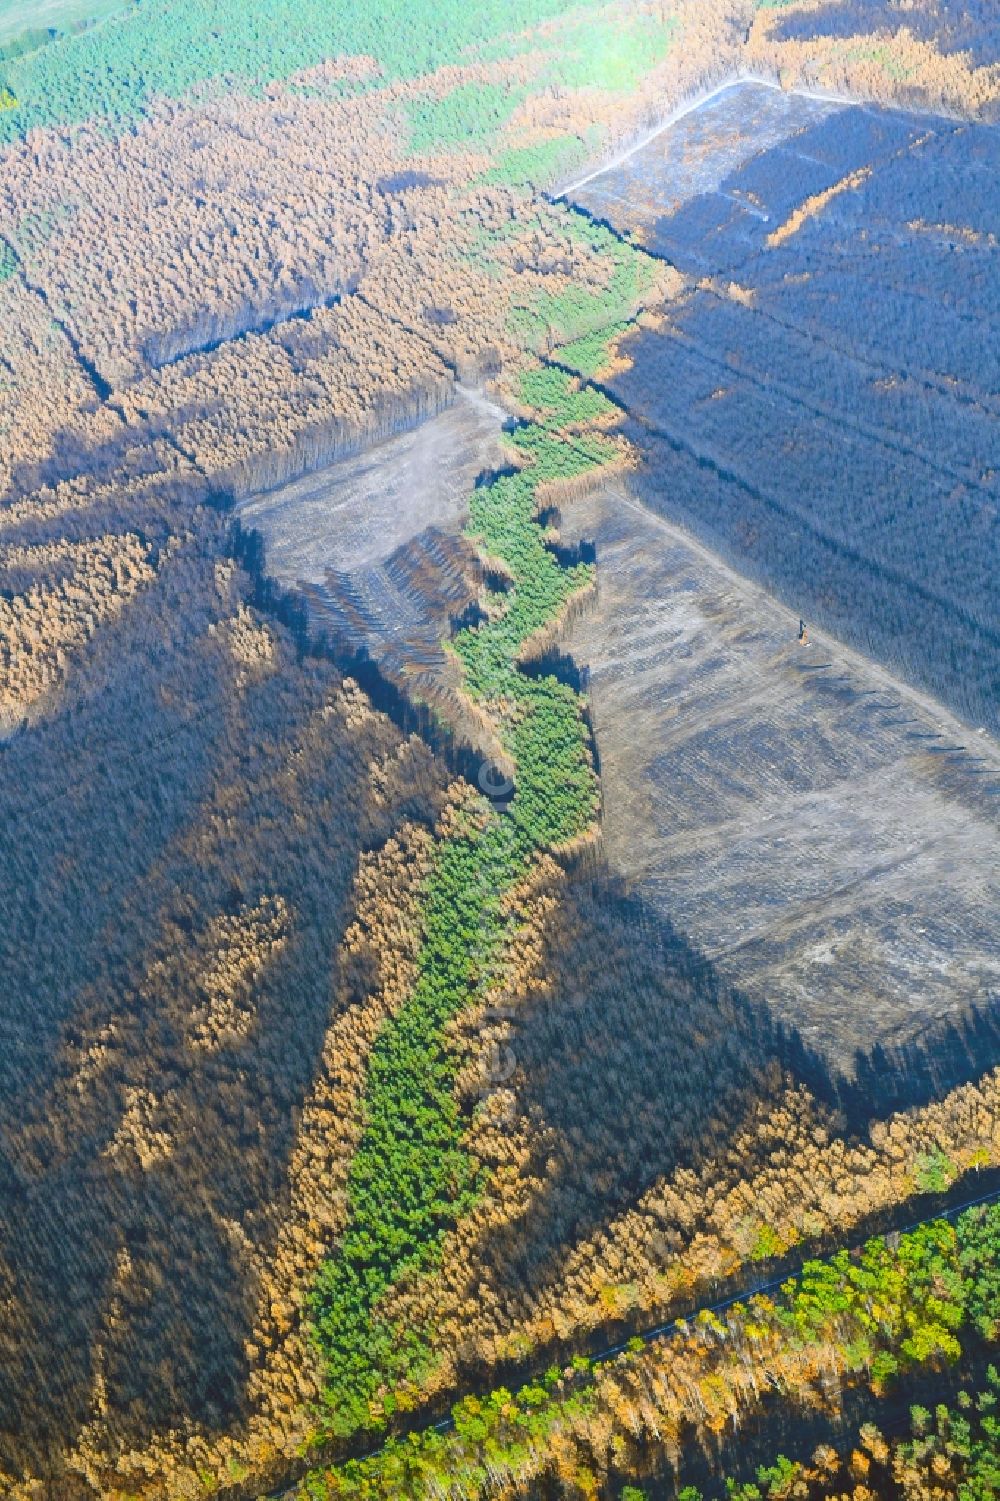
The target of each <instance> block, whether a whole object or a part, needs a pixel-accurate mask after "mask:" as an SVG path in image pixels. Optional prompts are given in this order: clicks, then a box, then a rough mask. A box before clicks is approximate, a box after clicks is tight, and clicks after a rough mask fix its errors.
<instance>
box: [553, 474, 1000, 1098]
mask: <svg viewBox="0 0 1000 1501" xmlns="http://www.w3.org/2000/svg"><path fill="white" fill-rule="evenodd" d="M578 536H586V537H589V538H591V539H593V540H594V541H595V543H596V547H597V567H598V578H599V590H598V599H597V603H596V605H595V607H594V608H593V610H592V611H590V612H589V613H587V614H586V615H583V616H582V617H581V618H580V619H579V620H578V621H576V622H574V625H573V627H572V630H571V633H570V636H569V639H568V642H567V647H568V649H569V650H570V651H571V652H572V654H573V656H574V658H575V659H576V660H577V661H578V662H579V663H581V664H584V665H585V666H586V667H587V668H588V669H589V679H590V692H591V697H592V704H593V714H594V721H595V728H596V734H597V744H598V747H599V749H600V753H601V774H602V786H603V792H604V824H603V832H604V844H605V850H606V853H607V857H608V860H609V863H610V865H611V868H612V870H613V871H615V872H616V873H617V874H620V875H622V876H623V877H624V878H625V879H626V880H627V881H628V882H629V883H630V884H632V885H633V886H634V888H635V889H636V890H637V892H638V893H639V894H640V895H641V896H642V898H643V899H644V900H646V901H647V902H648V903H649V904H650V905H651V906H652V907H654V908H655V909H656V910H657V911H659V912H660V913H662V914H663V915H664V916H667V917H669V919H670V921H671V922H673V924H674V925H675V926H676V927H677V929H678V930H679V931H681V932H682V933H683V934H684V935H685V936H686V937H687V939H688V941H689V942H690V943H691V944H692V945H693V946H694V947H695V948H696V949H697V950H698V951H699V952H701V953H703V954H705V955H706V956H707V957H708V958H709V959H710V960H711V961H712V962H713V964H714V965H715V967H716V969H717V971H718V973H719V974H720V975H721V976H722V977H724V978H725V979H726V980H728V981H729V982H730V983H731V984H735V985H737V986H738V987H739V988H740V989H741V990H742V991H743V992H744V993H745V994H746V995H747V996H748V997H749V998H751V999H752V1000H754V1001H756V1002H758V1003H762V1004H765V1005H767V1006H769V1007H771V1008H772V1010H773V1013H774V1014H775V1016H776V1017H777V1018H778V1019H780V1020H781V1021H782V1022H783V1023H785V1024H786V1025H787V1026H788V1027H790V1028H792V1029H794V1030H796V1031H797V1032H798V1034H799V1035H800V1036H801V1038H802V1039H803V1041H804V1042H805V1044H806V1045H807V1046H808V1047H809V1048H810V1049H811V1050H813V1051H815V1052H817V1053H819V1054H821V1055H822V1056H823V1057H824V1058H825V1060H826V1061H827V1064H828V1065H829V1066H832V1067H833V1069H834V1070H835V1071H838V1072H844V1073H847V1074H851V1073H853V1072H854V1070H855V1068H856V1067H857V1065H859V1064H860V1065H861V1067H862V1071H863V1070H864V1061H865V1059H867V1058H869V1057H870V1055H871V1052H872V1049H873V1047H874V1045H875V1044H876V1043H878V1044H881V1045H882V1046H883V1047H885V1048H887V1049H889V1050H892V1049H897V1048H900V1047H906V1046H907V1045H908V1044H911V1043H912V1042H913V1040H914V1039H915V1038H921V1037H926V1038H929V1039H933V1036H934V1028H935V1026H937V1025H938V1024H940V1023H944V1022H948V1021H955V1020H957V1019H958V1018H960V1017H961V1016H962V1014H963V1013H964V1012H966V1011H968V1010H969V1009H970V1008H972V1009H978V1008H985V1007H987V1006H988V1003H989V1002H990V1000H991V999H995V998H996V997H997V995H998V994H1000V938H998V935H1000V871H998V866H997V860H996V851H997V848H998V842H1000V827H998V824H1000V751H998V748H997V746H996V743H995V741H994V740H993V739H992V737H990V736H988V735H978V734H974V733H972V734H970V733H969V732H968V731H966V730H963V727H962V726H961V725H960V724H959V723H958V722H957V721H956V720H954V719H953V718H952V717H951V716H950V715H948V714H946V713H945V712H944V711H943V710H942V709H941V708H940V707H939V706H937V705H935V704H934V703H933V702H932V701H929V700H927V699H926V698H923V697H922V696H920V695H918V694H915V693H913V692H911V691H909V690H907V689H906V688H905V687H904V686H903V685H902V684H900V683H899V682H898V681H895V680H893V679H892V678H891V677H890V676H889V674H887V673H884V672H882V671H880V670H879V669H878V668H876V667H875V666H874V665H873V664H870V663H869V662H867V661H866V660H865V659H864V658H862V657H860V656H858V655H856V654H855V653H853V652H850V651H849V650H847V649H845V648H843V647H842V646H840V645H839V643H838V642H836V641H835V640H834V639H832V638H830V637H828V636H825V635H824V636H821V637H820V636H817V634H816V632H815V631H813V633H812V634H811V635H810V638H809V641H808V643H807V644H805V645H802V644H800V643H799V641H798V639H797V635H798V619H797V617H796V616H795V615H794V614H793V613H792V612H790V611H789V610H788V609H787V608H785V607H783V606H781V605H780V604H779V603H777V602H776V601H775V600H774V599H773V598H772V597H770V596H769V595H768V594H767V593H766V592H765V591H764V590H763V589H761V588H759V587H757V586H755V585H753V584H751V583H749V582H748V581H746V580H744V579H741V578H740V577H739V576H738V575H737V574H735V573H734V572H732V571H731V570H730V569H728V568H726V567H724V566H723V565H721V564H720V563H719V562H718V561H717V560H716V559H715V558H714V557H713V555H712V554H711V553H709V552H708V551H707V550H705V549H704V548H701V547H700V546H699V545H698V544H696V543H694V542H693V541H692V540H691V539H690V538H689V536H687V535H686V534H685V533H684V532H682V531H680V530H679V529H678V528H676V527H673V526H671V525H670V524H669V523H667V522H665V521H663V520H662V519H660V518H658V517H656V516H654V515H652V514H651V513H650V512H649V511H648V510H646V509H645V508H644V507H643V506H642V505H641V503H640V502H638V501H637V500H636V499H635V498H634V497H633V496H631V495H628V494H627V493H625V492H624V491H614V492H612V493H610V494H607V495H604V496H598V497H593V498H590V499H587V500H584V501H580V502H577V503H575V504H574V505H573V506H572V507H570V508H567V511H566V516H565V523H564V526H563V537H564V540H570V539H573V538H575V537H578ZM931 1046H932V1048H933V1042H932V1043H931ZM939 1064H940V1068H941V1071H942V1075H943V1076H946V1075H947V1074H948V1071H949V1070H950V1069H953V1068H954V1067H955V1060H954V1059H945V1058H944V1057H942V1058H941V1059H940V1060H939ZM883 1082H885V1081H883Z"/></svg>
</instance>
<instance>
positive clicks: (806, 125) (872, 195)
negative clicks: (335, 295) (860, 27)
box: [577, 85, 1000, 731]
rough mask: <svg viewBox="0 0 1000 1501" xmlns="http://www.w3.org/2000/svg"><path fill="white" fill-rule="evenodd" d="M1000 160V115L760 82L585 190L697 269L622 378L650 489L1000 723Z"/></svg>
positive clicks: (686, 520)
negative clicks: (759, 137) (877, 104)
mask: <svg viewBox="0 0 1000 1501" xmlns="http://www.w3.org/2000/svg"><path fill="white" fill-rule="evenodd" d="M779 101H780V102H779ZM744 120H745V121H746V122H747V128H748V130H750V131H751V132H752V131H753V130H754V129H756V127H757V125H758V124H760V123H761V121H763V122H764V125H765V127H766V128H765V130H764V136H763V140H764V149H762V150H755V151H753V152H750V151H748V150H747V149H746V147H745V145H744V146H739V147H737V146H736V145H735V144H734V142H735V138H736V137H738V136H739V134H740V130H741V122H742V121H744ZM778 136H782V137H783V139H782V140H781V141H780V142H779V143H776V138H777V137H778ZM734 162H735V163H736V165H735V166H734V165H733V163H734ZM998 164H1000V129H996V128H993V127H988V126H981V125H970V124H966V123H960V122H957V121H953V120H945V119H935V118H928V117H926V116H924V117H917V116H914V115H908V114H902V113H898V112H891V111H886V110H881V109H875V108H861V107H858V108H846V107H845V108H834V107H832V106H830V105H827V104H819V103H817V102H816V101H812V100H788V99H783V98H781V96H777V98H776V97H775V96H774V94H773V92H772V91H771V90H767V89H764V88H762V87H760V86H757V85H742V86H740V87H738V88H736V89H734V90H732V91H730V92H729V93H727V94H724V95H722V96H721V97H720V98H719V99H717V100H715V101H713V103H712V104H710V105H709V106H707V107H706V109H705V110H704V111H699V112H697V113H696V114H694V115H692V116H689V117H687V118H686V119H684V120H682V121H680V122H679V123H678V124H677V125H675V126H674V127H672V128H671V129H670V130H669V131H667V132H665V133H663V134H662V135H661V136H659V137H657V138H656V139H654V140H653V141H652V142H651V143H650V144H649V145H648V146H647V147H646V148H644V149H643V150H642V151H641V152H639V153H637V154H636V155H635V156H634V157H632V158H631V159H630V160H629V161H628V162H627V163H625V164H623V165H622V166H620V167H617V168H615V169H613V170H612V171H611V172H609V173H607V174H605V175H604V176H602V177H599V178H597V179H595V180H594V181H592V182H590V183H588V184H587V185H586V186H584V187H583V188H582V189H581V190H580V191H579V193H578V194H577V199H578V201H579V202H580V204H581V205H582V206H583V207H584V208H587V209H589V210H590V211H592V212H593V213H594V214H595V215H597V216H599V217H601V218H606V219H608V220H610V222H612V223H613V225H614V226H615V228H617V229H619V230H620V231H622V232H625V233H630V234H632V235H634V236H635V237H637V238H639V239H641V241H642V242H643V243H644V244H646V245H647V247H649V248H650V249H652V250H654V251H655V252H656V253H658V254H661V255H663V256H665V257H666V258H668V259H669V260H671V261H672V262H673V263H674V264H675V265H677V266H678V267H679V269H680V270H681V271H682V272H684V273H685V274H686V275H687V276H688V277H689V278H690V284H689V290H688V292H687V293H686V295H684V296H682V297H681V298H680V299H679V300H678V301H677V302H675V303H674V304H672V305H671V306H670V308H669V309H668V313H667V317H666V320H665V322H664V326H663V327H662V328H661V329H659V330H656V331H647V332H644V333H642V334H641V335H640V336H639V337H638V338H636V339H634V340H632V341H631V343H630V345H629V347H628V353H629V355H630V356H631V358H632V361H633V364H632V368H631V369H630V370H629V371H628V372H627V373H626V374H624V375H622V376H620V377H618V378H617V379H616V380H615V381H614V382H613V394H614V395H615V396H616V397H617V398H618V400H620V401H621V402H622V403H623V405H624V406H625V407H626V408H627V409H628V411H629V413H630V417H631V419H632V434H631V435H632V436H633V437H634V438H635V440H636V441H637V442H638V443H639V445H640V447H641V448H642V449H643V452H644V457H645V464H644V467H643V476H642V483H641V490H642V494H643V498H644V499H645V500H646V501H647V502H648V503H649V504H650V505H651V506H653V508H654V509H656V510H657V511H659V512H660V513H662V514H663V515H665V516H668V517H670V518H671V519H673V520H676V521H680V522H682V523H683V524H684V525H686V526H689V527H691V528H692V529H693V530H694V531H695V532H696V533H697V534H698V535H699V536H700V537H701V538H702V539H703V540H704V541H706V542H707V543H708V544H709V545H710V546H712V547H713V548H715V549H717V550H718V551H719V552H720V553H721V554H722V555H723V556H724V557H726V558H727V559H728V560H729V561H730V562H732V563H733V564H734V565H735V566H736V567H737V568H738V569H740V570H741V571H742V572H744V573H747V574H750V575H751V576H752V577H754V578H756V579H758V580H759V581H761V582H762V583H764V584H766V585H767V586H768V587H769V588H770V589H772V590H774V592H775V593H776V594H778V595H779V597H781V598H782V599H783V600H784V601H785V602H786V603H787V604H788V605H789V606H790V607H791V608H793V609H797V610H799V611H801V612H802V613H803V614H805V615H807V616H808V617H810V618H811V619H813V620H814V621H817V622H819V623H821V624H822V625H823V626H824V627H826V628H829V629H830V630H831V631H833V632H834V633H836V634H837V635H838V636H839V637H841V638H842V639H844V640H845V641H847V642H849V643H850V644H852V645H854V646H857V647H859V648H860V649H861V650H862V651H865V652H867V653H869V654H871V655H872V656H874V657H876V658H877V659H878V660H880V661H881V662H883V663H885V664H886V665H887V666H889V667H891V668H892V670H894V671H895V672H897V673H899V674H900V675H901V676H903V677H904V678H906V679H907V680H909V681H910V682H912V683H914V684H916V685H918V686H921V687H923V688H926V689H928V690H929V691H930V692H932V693H933V694H934V695H935V696H936V697H938V698H940V699H941V700H942V701H943V702H945V703H947V704H948V705H949V706H950V707H952V708H953V709H954V710H956V712H958V713H959V714H960V715H961V716H962V717H963V718H965V719H966V720H971V721H972V722H973V724H974V726H976V727H978V726H979V725H984V726H986V727H988V728H991V729H992V730H993V731H995V730H996V729H997V727H998V725H1000V627H998V611H997V599H998V598H1000V436H998V435H1000V424H998V420H997V419H998V416H1000V354H998V348H1000V345H998V340H997V322H998V319H1000V276H998V274H997V268H998V254H997V245H998V239H1000V206H998V200H997V196H996V193H995V190H994V185H995V182H996V171H997V166H998Z"/></svg>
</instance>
